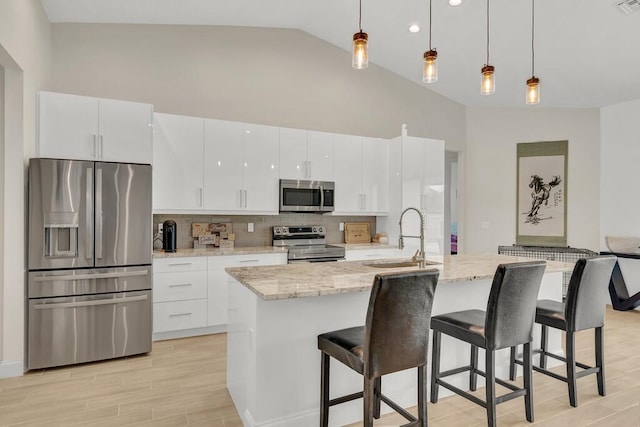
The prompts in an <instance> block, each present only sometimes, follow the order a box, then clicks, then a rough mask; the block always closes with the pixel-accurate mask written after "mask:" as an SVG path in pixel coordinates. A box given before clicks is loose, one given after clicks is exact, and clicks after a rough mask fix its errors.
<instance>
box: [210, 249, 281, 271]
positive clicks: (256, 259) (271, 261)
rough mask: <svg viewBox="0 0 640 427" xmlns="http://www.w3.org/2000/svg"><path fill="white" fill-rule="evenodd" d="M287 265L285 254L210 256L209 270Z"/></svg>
mask: <svg viewBox="0 0 640 427" xmlns="http://www.w3.org/2000/svg"><path fill="white" fill-rule="evenodd" d="M286 263H287V253H286V252H282V253H278V254H257V255H225V256H210V257H209V269H215V268H229V267H253V266H256V265H278V264H286Z"/></svg>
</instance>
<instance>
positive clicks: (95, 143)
mask: <svg viewBox="0 0 640 427" xmlns="http://www.w3.org/2000/svg"><path fill="white" fill-rule="evenodd" d="M91 136H92V137H93V157H94V158H96V159H97V158H98V137H97V135H96V134H95V133H94V134H92V135H91Z"/></svg>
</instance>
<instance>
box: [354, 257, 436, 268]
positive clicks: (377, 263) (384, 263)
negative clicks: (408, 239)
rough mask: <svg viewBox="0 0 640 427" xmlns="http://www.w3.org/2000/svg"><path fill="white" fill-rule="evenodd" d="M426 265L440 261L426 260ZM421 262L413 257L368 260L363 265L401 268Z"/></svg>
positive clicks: (414, 265) (415, 265)
mask: <svg viewBox="0 0 640 427" xmlns="http://www.w3.org/2000/svg"><path fill="white" fill-rule="evenodd" d="M424 263H425V265H439V264H440V263H439V262H435V261H425V262H424ZM419 264H420V261H414V260H411V259H407V260H402V259H396V260H389V261H367V262H363V263H362V265H364V266H366V267H374V268H400V267H417V266H418V265H419Z"/></svg>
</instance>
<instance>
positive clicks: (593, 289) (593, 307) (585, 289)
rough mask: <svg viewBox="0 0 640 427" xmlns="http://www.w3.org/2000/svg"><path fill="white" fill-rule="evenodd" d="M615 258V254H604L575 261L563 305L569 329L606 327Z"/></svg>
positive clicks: (579, 329) (574, 330)
mask: <svg viewBox="0 0 640 427" xmlns="http://www.w3.org/2000/svg"><path fill="white" fill-rule="evenodd" d="M616 260H617V258H616V257H615V256H601V257H595V258H582V259H579V260H578V261H577V262H576V265H575V267H574V268H573V273H572V274H571V280H570V281H569V287H568V288H567V299H566V301H565V306H564V316H565V317H564V318H565V321H566V322H567V329H568V330H569V331H573V332H576V331H581V330H583V329H591V328H599V327H601V326H604V310H605V306H606V304H607V296H608V295H609V294H608V292H607V291H608V289H609V280H610V279H611V273H612V272H613V267H614V265H615V264H616Z"/></svg>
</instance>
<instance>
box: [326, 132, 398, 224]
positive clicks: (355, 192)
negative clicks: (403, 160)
mask: <svg viewBox="0 0 640 427" xmlns="http://www.w3.org/2000/svg"><path fill="white" fill-rule="evenodd" d="M333 138H334V139H333V141H334V148H335V157H334V177H335V181H336V196H335V202H336V208H335V212H334V214H335V213H338V214H355V215H383V214H386V213H387V212H388V210H389V153H388V150H389V142H388V141H387V140H383V139H378V138H366V137H360V136H353V135H338V134H336V135H334V137H333Z"/></svg>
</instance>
